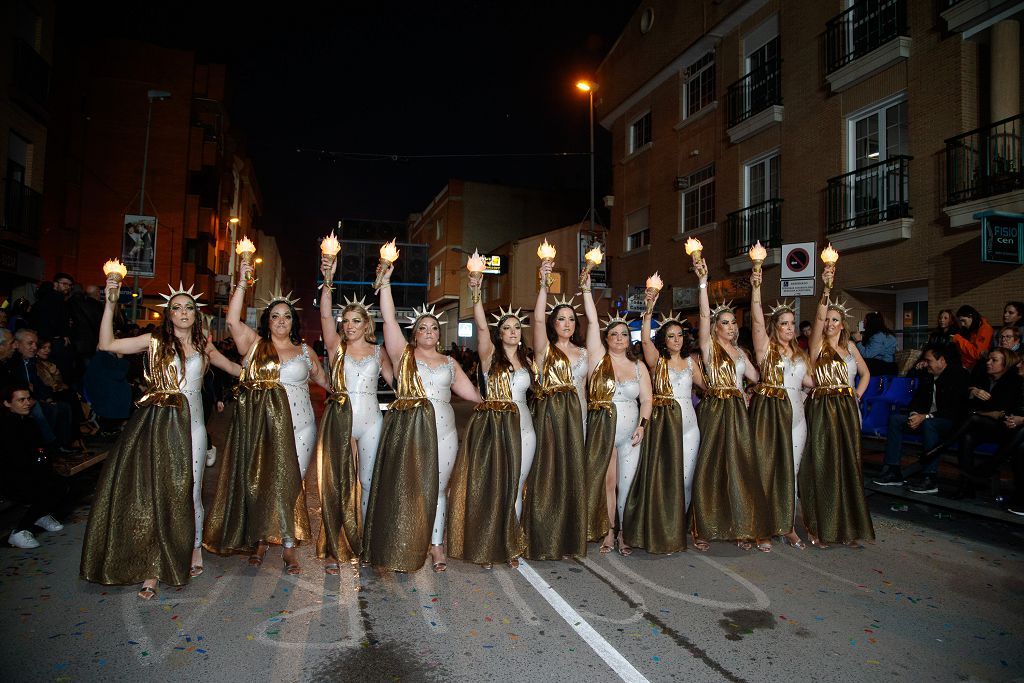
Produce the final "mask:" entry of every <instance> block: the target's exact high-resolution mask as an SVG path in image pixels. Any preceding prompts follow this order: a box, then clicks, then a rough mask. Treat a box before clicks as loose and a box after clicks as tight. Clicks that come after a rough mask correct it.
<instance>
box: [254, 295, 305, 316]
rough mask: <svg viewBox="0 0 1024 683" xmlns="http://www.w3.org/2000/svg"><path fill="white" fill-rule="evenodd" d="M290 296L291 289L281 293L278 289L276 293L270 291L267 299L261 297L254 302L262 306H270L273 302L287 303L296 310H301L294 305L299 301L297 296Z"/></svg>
mask: <svg viewBox="0 0 1024 683" xmlns="http://www.w3.org/2000/svg"><path fill="white" fill-rule="evenodd" d="M291 297H292V291H291V290H288V293H287V294H282V293H281V290H278V291H277V292H276V293H271V295H270V298H269V299H261V300H259V301H257V302H256V303H258V304H259V305H260V306H262V307H263V308H270V307H271V306H273V305H274V304H288V305H289V306H291V307H292V308H294V309H295V310H296V311H301V310H302V309H301V308H299V307H298V306H296V305H295V304H297V303H298V302H299V298H298V297H295V298H294V299H293V298H291Z"/></svg>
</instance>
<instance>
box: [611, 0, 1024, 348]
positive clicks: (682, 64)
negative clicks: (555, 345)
mask: <svg viewBox="0 0 1024 683" xmlns="http://www.w3.org/2000/svg"><path fill="white" fill-rule="evenodd" d="M1022 17H1024V6H1022V5H1021V3H1019V2H1016V3H1015V2H974V1H971V0H944V1H943V2H939V3H936V2H934V1H933V0H871V1H870V2H865V1H864V0H856V1H854V2H843V1H841V0H828V1H823V2H801V1H799V0H688V1H686V2H669V1H667V0H648V1H646V2H644V3H643V4H642V5H641V6H640V7H639V8H638V9H637V11H636V13H635V14H634V16H633V18H632V19H631V20H630V22H629V24H628V25H627V27H626V28H625V30H624V32H623V33H622V35H621V36H620V38H619V40H618V42H617V43H616V44H615V46H614V47H613V48H612V50H611V52H610V53H609V54H608V55H607V57H606V58H605V60H604V62H603V63H602V65H601V66H600V68H599V69H598V72H597V74H596V80H597V82H598V90H597V92H596V95H595V108H596V118H597V119H598V120H599V121H600V123H601V125H603V126H604V127H606V128H608V129H609V130H610V131H611V132H612V136H613V145H614V149H613V154H612V159H613V174H614V193H615V206H614V209H613V213H612V225H611V233H610V239H609V245H608V250H609V253H610V255H611V257H612V260H613V263H612V276H613V286H614V288H615V289H616V290H622V289H625V288H626V287H627V286H629V285H633V286H635V285H642V284H643V282H644V278H646V277H647V275H649V274H650V273H651V272H653V271H655V270H659V271H660V272H661V274H662V275H663V276H664V277H665V280H666V291H668V288H673V294H674V298H675V301H676V305H677V306H680V305H681V306H683V307H684V308H688V310H689V311H690V312H691V313H694V312H695V308H694V306H695V296H694V292H695V290H694V287H695V285H696V278H695V276H694V275H693V273H692V270H691V269H690V265H689V259H687V258H686V257H685V254H684V253H683V241H684V240H685V239H686V238H687V237H689V236H696V237H698V238H699V239H700V240H701V241H702V242H703V243H704V246H705V257H706V258H707V260H708V264H709V266H710V268H711V276H710V277H711V280H712V292H713V293H718V294H719V295H721V296H723V297H725V298H738V299H740V304H741V307H742V300H743V299H744V298H749V294H748V291H747V278H748V275H749V269H750V261H749V258H748V257H747V255H746V253H747V250H748V249H749V247H750V245H751V244H753V242H754V241H755V240H757V239H759V240H760V241H761V242H762V244H764V245H766V246H768V247H769V248H770V249H769V258H768V260H767V262H766V264H765V286H764V289H765V300H771V299H774V298H775V297H776V296H778V295H779V294H780V288H781V282H780V275H781V266H780V256H781V254H780V247H782V245H784V244H788V243H800V242H815V243H816V250H820V249H821V248H822V247H824V245H825V243H826V242H829V241H831V243H832V244H833V245H834V246H835V247H836V248H837V249H838V250H839V251H840V253H841V255H842V257H841V259H840V261H839V275H838V281H837V283H838V287H839V289H840V290H842V291H841V296H843V297H848V298H849V299H850V300H851V302H852V304H853V306H855V308H856V309H857V310H856V314H857V315H858V316H861V315H863V314H864V312H865V311H866V310H877V311H879V312H881V313H882V314H883V316H884V317H885V319H886V321H887V322H888V323H889V324H890V325H891V326H893V327H894V328H896V329H898V330H906V332H907V333H908V338H907V339H906V340H905V343H907V344H911V343H916V342H917V341H918V338H919V335H920V331H921V330H923V329H926V328H927V327H929V326H934V318H935V317H936V314H937V312H938V310H939V309H940V308H945V307H952V308H954V309H955V308H956V307H958V306H959V305H962V304H971V305H974V306H975V307H977V308H978V309H979V310H981V312H982V313H983V314H984V315H986V316H988V317H989V318H990V319H992V318H995V319H997V320H998V319H1001V314H1002V304H1003V302H1004V301H1006V300H1007V299H1010V298H1016V299H1019V298H1020V295H1021V291H1022V289H1024V273H1022V270H1021V268H1020V266H1019V265H1016V264H1008V263H990V262H983V261H982V258H981V252H982V249H981V240H982V227H981V225H980V224H979V219H978V218H975V215H976V214H979V213H981V212H984V211H986V210H998V211H1002V212H1006V213H1009V214H1021V213H1024V182H1022V181H1024V175H1022V171H1021V160H1022V154H1021V134H1022V132H1024V131H1022V130H1021V128H1022V119H1021V93H1020V83H1021V71H1020V57H1021V41H1020V28H1019V26H1020V19H1021V18H1022ZM1017 239H1018V240H1019V239H1020V229H1017ZM813 260H814V261H816V260H817V259H816V255H815V258H814V259H813ZM818 265H820V263H819V264H818ZM819 272H820V271H819ZM819 293H820V283H816V284H815V288H814V294H815V295H817V294H819ZM672 298H673V297H663V301H662V302H661V306H660V307H661V308H663V309H667V308H668V306H669V303H670V301H671V299H672ZM815 301H816V299H815V298H813V297H803V311H802V316H801V317H803V318H809V317H810V315H812V313H813V310H812V308H811V307H812V306H813V305H814V302H815Z"/></svg>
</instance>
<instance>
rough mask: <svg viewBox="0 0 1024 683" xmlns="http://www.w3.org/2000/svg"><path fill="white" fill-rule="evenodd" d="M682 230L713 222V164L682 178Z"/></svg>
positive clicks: (685, 230)
mask: <svg viewBox="0 0 1024 683" xmlns="http://www.w3.org/2000/svg"><path fill="white" fill-rule="evenodd" d="M681 188H682V189H683V198H682V221H681V225H682V228H683V232H690V231H691V230H696V229H697V228H699V227H701V226H702V225H708V224H710V223H714V222H715V165H714V164H711V165H710V166H707V167H705V168H702V169H701V170H699V171H697V172H696V173H691V174H690V175H688V176H686V177H685V178H683V180H682V185H681Z"/></svg>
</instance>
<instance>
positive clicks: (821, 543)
mask: <svg viewBox="0 0 1024 683" xmlns="http://www.w3.org/2000/svg"><path fill="white" fill-rule="evenodd" d="M807 540H808V541H810V542H811V545H813V546H814V547H815V548H827V547H828V543H825V542H824V541H822V540H821V539H820V538H818V537H817V536H812V535H811V534H808V535H807Z"/></svg>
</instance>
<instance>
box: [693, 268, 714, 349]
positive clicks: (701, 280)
mask: <svg viewBox="0 0 1024 683" xmlns="http://www.w3.org/2000/svg"><path fill="white" fill-rule="evenodd" d="M693 269H694V271H695V272H696V273H697V280H698V287H699V289H698V291H697V303H698V304H699V306H700V323H699V324H698V326H697V346H698V347H700V357H701V358H702V359H703V360H704V362H705V363H710V362H711V302H710V301H709V300H708V265H707V263H706V262H705V261H704V260H703V259H702V260H701V262H700V263H698V264H697V265H695V266H694V267H693Z"/></svg>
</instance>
